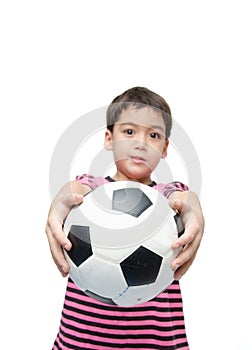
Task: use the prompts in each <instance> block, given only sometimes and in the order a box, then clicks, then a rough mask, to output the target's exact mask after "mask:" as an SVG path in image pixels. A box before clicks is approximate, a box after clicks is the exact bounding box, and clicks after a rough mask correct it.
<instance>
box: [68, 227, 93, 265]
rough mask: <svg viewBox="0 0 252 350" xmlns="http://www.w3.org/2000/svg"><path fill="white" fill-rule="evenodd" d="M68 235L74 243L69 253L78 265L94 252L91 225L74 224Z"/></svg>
mask: <svg viewBox="0 0 252 350" xmlns="http://www.w3.org/2000/svg"><path fill="white" fill-rule="evenodd" d="M67 237H68V239H69V240H70V242H71V243H72V248H71V250H70V251H67V254H68V256H69V257H70V259H71V260H72V261H73V263H74V264H75V265H76V266H77V267H78V266H80V265H81V264H82V263H83V262H84V261H86V260H87V259H88V258H89V257H90V256H91V255H92V254H93V251H92V246H91V241H90V234H89V227H88V226H79V225H72V226H71V228H70V230H69V233H68V236H67Z"/></svg>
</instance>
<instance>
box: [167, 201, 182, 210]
mask: <svg viewBox="0 0 252 350" xmlns="http://www.w3.org/2000/svg"><path fill="white" fill-rule="evenodd" d="M169 205H170V207H171V208H172V209H173V210H175V211H179V212H181V211H182V209H183V207H184V203H183V201H182V200H181V199H178V198H171V199H170V198H169Z"/></svg>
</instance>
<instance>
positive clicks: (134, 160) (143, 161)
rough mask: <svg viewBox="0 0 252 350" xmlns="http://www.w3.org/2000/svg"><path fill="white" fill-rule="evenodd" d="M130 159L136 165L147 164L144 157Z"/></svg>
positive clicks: (131, 157)
mask: <svg viewBox="0 0 252 350" xmlns="http://www.w3.org/2000/svg"><path fill="white" fill-rule="evenodd" d="M130 159H131V160H132V161H133V162H134V163H136V164H142V163H145V159H144V158H143V157H140V156H130Z"/></svg>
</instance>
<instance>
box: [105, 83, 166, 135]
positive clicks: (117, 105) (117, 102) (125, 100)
mask: <svg viewBox="0 0 252 350" xmlns="http://www.w3.org/2000/svg"><path fill="white" fill-rule="evenodd" d="M129 106H134V107H135V108H137V109H138V108H144V107H148V106H150V107H152V108H153V109H157V111H158V112H161V114H162V118H163V120H164V123H165V136H166V137H167V138H168V137H169V136H170V132H171V126H172V117H171V110H170V107H169V105H168V103H167V102H166V101H165V99H164V98H163V97H161V96H159V95H158V94H156V93H155V92H153V91H150V90H149V89H147V88H145V87H138V86H137V87H133V88H131V89H129V90H126V91H125V92H124V93H122V94H121V95H119V96H117V97H116V98H114V100H113V101H112V102H111V104H110V105H109V107H108V109H107V128H108V130H110V131H111V132H113V126H114V124H115V123H116V122H117V120H118V119H119V116H120V114H121V113H122V111H123V110H126V109H127V108H128V107H129Z"/></svg>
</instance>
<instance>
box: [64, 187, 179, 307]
mask: <svg viewBox="0 0 252 350" xmlns="http://www.w3.org/2000/svg"><path fill="white" fill-rule="evenodd" d="M64 232H65V234H66V235H67V236H68V238H69V240H70V241H71V243H72V249H71V250H70V251H65V256H66V259H67V261H68V263H69V265H70V272H69V273H70V277H71V278H72V280H73V281H74V282H75V283H76V285H77V286H78V287H79V288H80V289H81V290H82V291H83V292H84V293H85V294H87V295H89V296H91V297H93V298H95V299H97V300H99V301H101V302H103V303H107V304H114V305H120V306H133V305H137V304H140V303H144V302H146V301H148V300H150V299H152V298H154V297H155V296H157V295H158V294H160V293H161V292H162V291H163V290H164V289H166V288H167V287H168V286H169V285H170V284H171V282H172V281H173V271H172V269H171V266H170V264H171V261H172V260H173V259H174V258H175V257H176V256H177V254H178V253H179V250H174V249H172V248H171V246H172V243H173V241H174V240H175V239H176V238H177V237H178V236H179V235H180V234H181V233H182V232H183V227H182V226H181V222H180V220H179V215H178V214H176V213H175V212H174V211H173V210H172V209H171V208H170V207H169V205H168V201H167V199H166V198H165V197H164V196H163V195H162V194H161V193H159V192H158V191H157V190H155V189H153V188H151V187H150V186H147V185H143V184H140V183H138V182H133V181H118V182H110V183H107V184H105V185H102V186H99V187H97V188H96V189H95V190H93V191H91V192H89V193H88V194H87V195H85V197H84V200H83V203H82V204H81V205H79V206H78V207H75V208H73V209H72V210H71V211H70V213H69V215H68V217H67V218H66V221H65V223H64Z"/></svg>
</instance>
